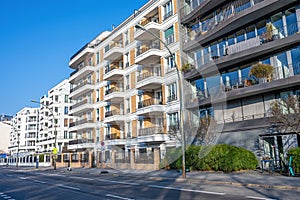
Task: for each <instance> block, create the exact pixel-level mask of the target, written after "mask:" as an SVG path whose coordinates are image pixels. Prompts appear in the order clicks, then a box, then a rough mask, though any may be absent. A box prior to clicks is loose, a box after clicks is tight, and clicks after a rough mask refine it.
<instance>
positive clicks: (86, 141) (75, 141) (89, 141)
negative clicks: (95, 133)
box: [69, 139, 94, 145]
mask: <svg viewBox="0 0 300 200" xmlns="http://www.w3.org/2000/svg"><path fill="white" fill-rule="evenodd" d="M85 143H94V141H93V139H76V140H70V141H69V145H74V144H85Z"/></svg>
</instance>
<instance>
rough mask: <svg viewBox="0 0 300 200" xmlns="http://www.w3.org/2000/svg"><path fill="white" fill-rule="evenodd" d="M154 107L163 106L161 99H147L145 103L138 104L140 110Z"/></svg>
mask: <svg viewBox="0 0 300 200" xmlns="http://www.w3.org/2000/svg"><path fill="white" fill-rule="evenodd" d="M152 105H162V100H161V99H146V100H144V101H140V102H138V109H140V108H144V107H148V106H152Z"/></svg>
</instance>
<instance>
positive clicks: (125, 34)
mask: <svg viewBox="0 0 300 200" xmlns="http://www.w3.org/2000/svg"><path fill="white" fill-rule="evenodd" d="M124 40H125V46H126V45H128V44H129V31H128V30H127V31H126V32H125V33H124Z"/></svg>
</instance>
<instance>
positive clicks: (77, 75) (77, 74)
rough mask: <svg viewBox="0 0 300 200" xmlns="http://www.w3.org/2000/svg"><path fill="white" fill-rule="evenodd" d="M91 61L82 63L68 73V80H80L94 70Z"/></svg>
mask: <svg viewBox="0 0 300 200" xmlns="http://www.w3.org/2000/svg"><path fill="white" fill-rule="evenodd" d="M91 64H92V63H88V64H87V65H86V64H84V63H83V64H82V65H83V67H81V68H79V69H77V70H76V71H74V72H72V73H71V74H70V78H69V82H74V81H76V80H80V79H82V78H84V77H86V76H87V75H89V74H90V73H92V72H93V71H94V70H95V67H93V66H91Z"/></svg>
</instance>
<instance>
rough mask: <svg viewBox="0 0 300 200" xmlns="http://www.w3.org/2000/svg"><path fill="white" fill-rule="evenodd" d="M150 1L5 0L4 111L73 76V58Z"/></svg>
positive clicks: (0, 72)
mask: <svg viewBox="0 0 300 200" xmlns="http://www.w3.org/2000/svg"><path fill="white" fill-rule="evenodd" d="M146 2H148V0H114V1H107V0H2V1H1V7H0V45H1V46H0V60H1V61H0V65H1V66H0V80H1V84H0V99H1V100H0V114H8V115H15V114H16V112H18V111H19V110H21V109H22V108H23V107H25V106H29V107H37V106H38V105H34V104H33V103H31V102H30V100H31V99H35V100H39V98H40V97H41V96H43V95H44V94H46V93H47V91H48V90H49V89H51V88H52V87H53V86H55V85H56V84H58V83H59V82H60V81H62V80H64V79H65V78H68V77H69V74H70V72H72V70H71V69H69V67H68V61H69V58H70V57H71V56H72V55H73V54H74V53H75V52H76V51H77V50H79V49H80V48H81V47H82V46H83V45H84V44H86V43H87V42H89V41H91V40H92V39H93V38H94V37H96V36H97V35H98V34H99V33H101V32H102V31H105V30H111V27H112V24H114V25H119V24H120V23H121V22H122V21H123V20H125V19H126V18H127V17H129V16H130V15H131V14H132V13H133V11H134V9H138V8H140V7H141V6H142V5H144V4H145V3H146Z"/></svg>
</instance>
